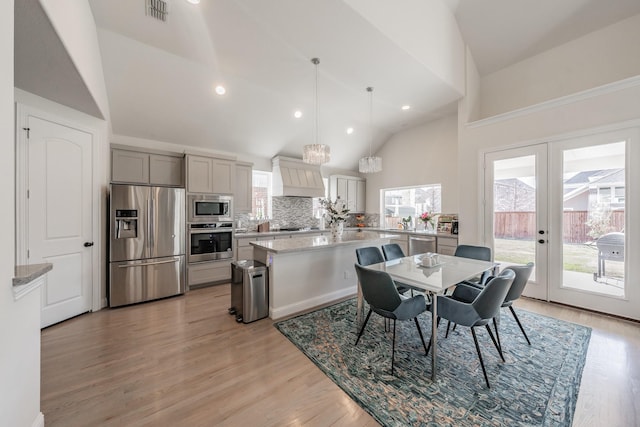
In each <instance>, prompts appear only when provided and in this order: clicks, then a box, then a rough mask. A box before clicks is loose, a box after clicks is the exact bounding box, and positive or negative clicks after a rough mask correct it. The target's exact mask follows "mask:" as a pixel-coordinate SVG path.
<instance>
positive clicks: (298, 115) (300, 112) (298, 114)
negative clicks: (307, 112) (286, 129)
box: [293, 110, 302, 119]
mask: <svg viewBox="0 0 640 427" xmlns="http://www.w3.org/2000/svg"><path fill="white" fill-rule="evenodd" d="M293 117H295V118H296V119H299V118H300V117H302V111H300V110H296V111H294V113H293Z"/></svg>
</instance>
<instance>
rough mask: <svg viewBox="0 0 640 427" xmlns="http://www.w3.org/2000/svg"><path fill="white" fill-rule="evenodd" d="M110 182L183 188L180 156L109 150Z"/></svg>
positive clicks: (182, 168) (182, 161) (182, 159)
mask: <svg viewBox="0 0 640 427" xmlns="http://www.w3.org/2000/svg"><path fill="white" fill-rule="evenodd" d="M111 182H114V183H124V184H150V185H164V186H169V187H184V158H183V156H182V155H165V154H152V153H147V152H141V151H133V150H128V149H119V148H117V149H112V150H111Z"/></svg>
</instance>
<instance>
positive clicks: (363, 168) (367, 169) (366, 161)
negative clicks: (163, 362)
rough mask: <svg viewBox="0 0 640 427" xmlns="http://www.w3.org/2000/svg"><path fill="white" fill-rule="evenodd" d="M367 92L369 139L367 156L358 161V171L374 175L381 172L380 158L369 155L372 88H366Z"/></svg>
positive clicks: (371, 123)
mask: <svg viewBox="0 0 640 427" xmlns="http://www.w3.org/2000/svg"><path fill="white" fill-rule="evenodd" d="M367 92H369V131H370V133H371V135H370V138H371V139H370V140H369V155H368V156H365V157H363V158H361V159H360V161H359V162H358V170H359V171H360V172H361V173H376V172H380V171H381V170H382V158H381V157H378V156H372V155H371V145H372V144H373V88H372V87H368V88H367Z"/></svg>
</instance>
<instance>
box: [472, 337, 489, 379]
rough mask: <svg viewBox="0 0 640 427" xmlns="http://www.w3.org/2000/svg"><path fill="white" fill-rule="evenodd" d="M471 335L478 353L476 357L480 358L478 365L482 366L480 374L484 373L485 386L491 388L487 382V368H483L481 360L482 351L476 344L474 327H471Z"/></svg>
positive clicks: (476, 338)
mask: <svg viewBox="0 0 640 427" xmlns="http://www.w3.org/2000/svg"><path fill="white" fill-rule="evenodd" d="M471 335H473V342H474V343H475V345H476V352H477V353H478V359H480V366H481V367H482V374H483V375H484V381H485V382H486V383H487V387H488V388H491V385H490V384H489V378H488V377H487V370H486V369H485V368H484V361H483V360H482V353H481V352H480V346H479V345H478V337H477V336H476V331H475V329H473V328H471Z"/></svg>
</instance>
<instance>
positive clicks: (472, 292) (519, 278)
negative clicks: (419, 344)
mask: <svg viewBox="0 0 640 427" xmlns="http://www.w3.org/2000/svg"><path fill="white" fill-rule="evenodd" d="M533 267H534V264H533V263H532V262H530V263H528V264H526V265H510V266H509V267H506V268H505V269H504V270H502V271H503V272H504V271H507V270H511V271H513V272H514V273H515V278H514V279H513V284H512V285H511V288H510V289H509V292H508V293H507V296H506V297H505V298H504V301H503V302H502V306H501V307H509V311H511V314H512V315H513V318H514V319H515V320H516V323H517V324H518V327H519V328H520V331H521V332H522V335H524V339H525V340H527V344H529V345H531V341H529V337H528V336H527V333H526V332H525V331H524V327H523V326H522V323H521V322H520V319H519V318H518V315H517V314H516V311H515V310H514V309H513V302H514V301H515V300H517V299H518V298H520V297H521V296H522V292H523V291H524V287H525V286H526V285H527V282H528V281H529V277H531V273H532V272H533ZM458 287H459V288H460V289H457V288H456V290H455V291H454V293H453V298H456V299H459V300H461V301H473V299H475V297H476V296H477V295H478V293H479V292H480V290H481V289H482V288H483V286H482V285H479V284H473V283H472V284H462V285H458ZM469 288H471V289H469ZM494 327H495V328H496V329H497V325H496V324H495V322H494ZM448 331H449V324H447V332H448ZM498 345H500V348H501V349H502V343H501V342H500V339H499V338H498Z"/></svg>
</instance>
